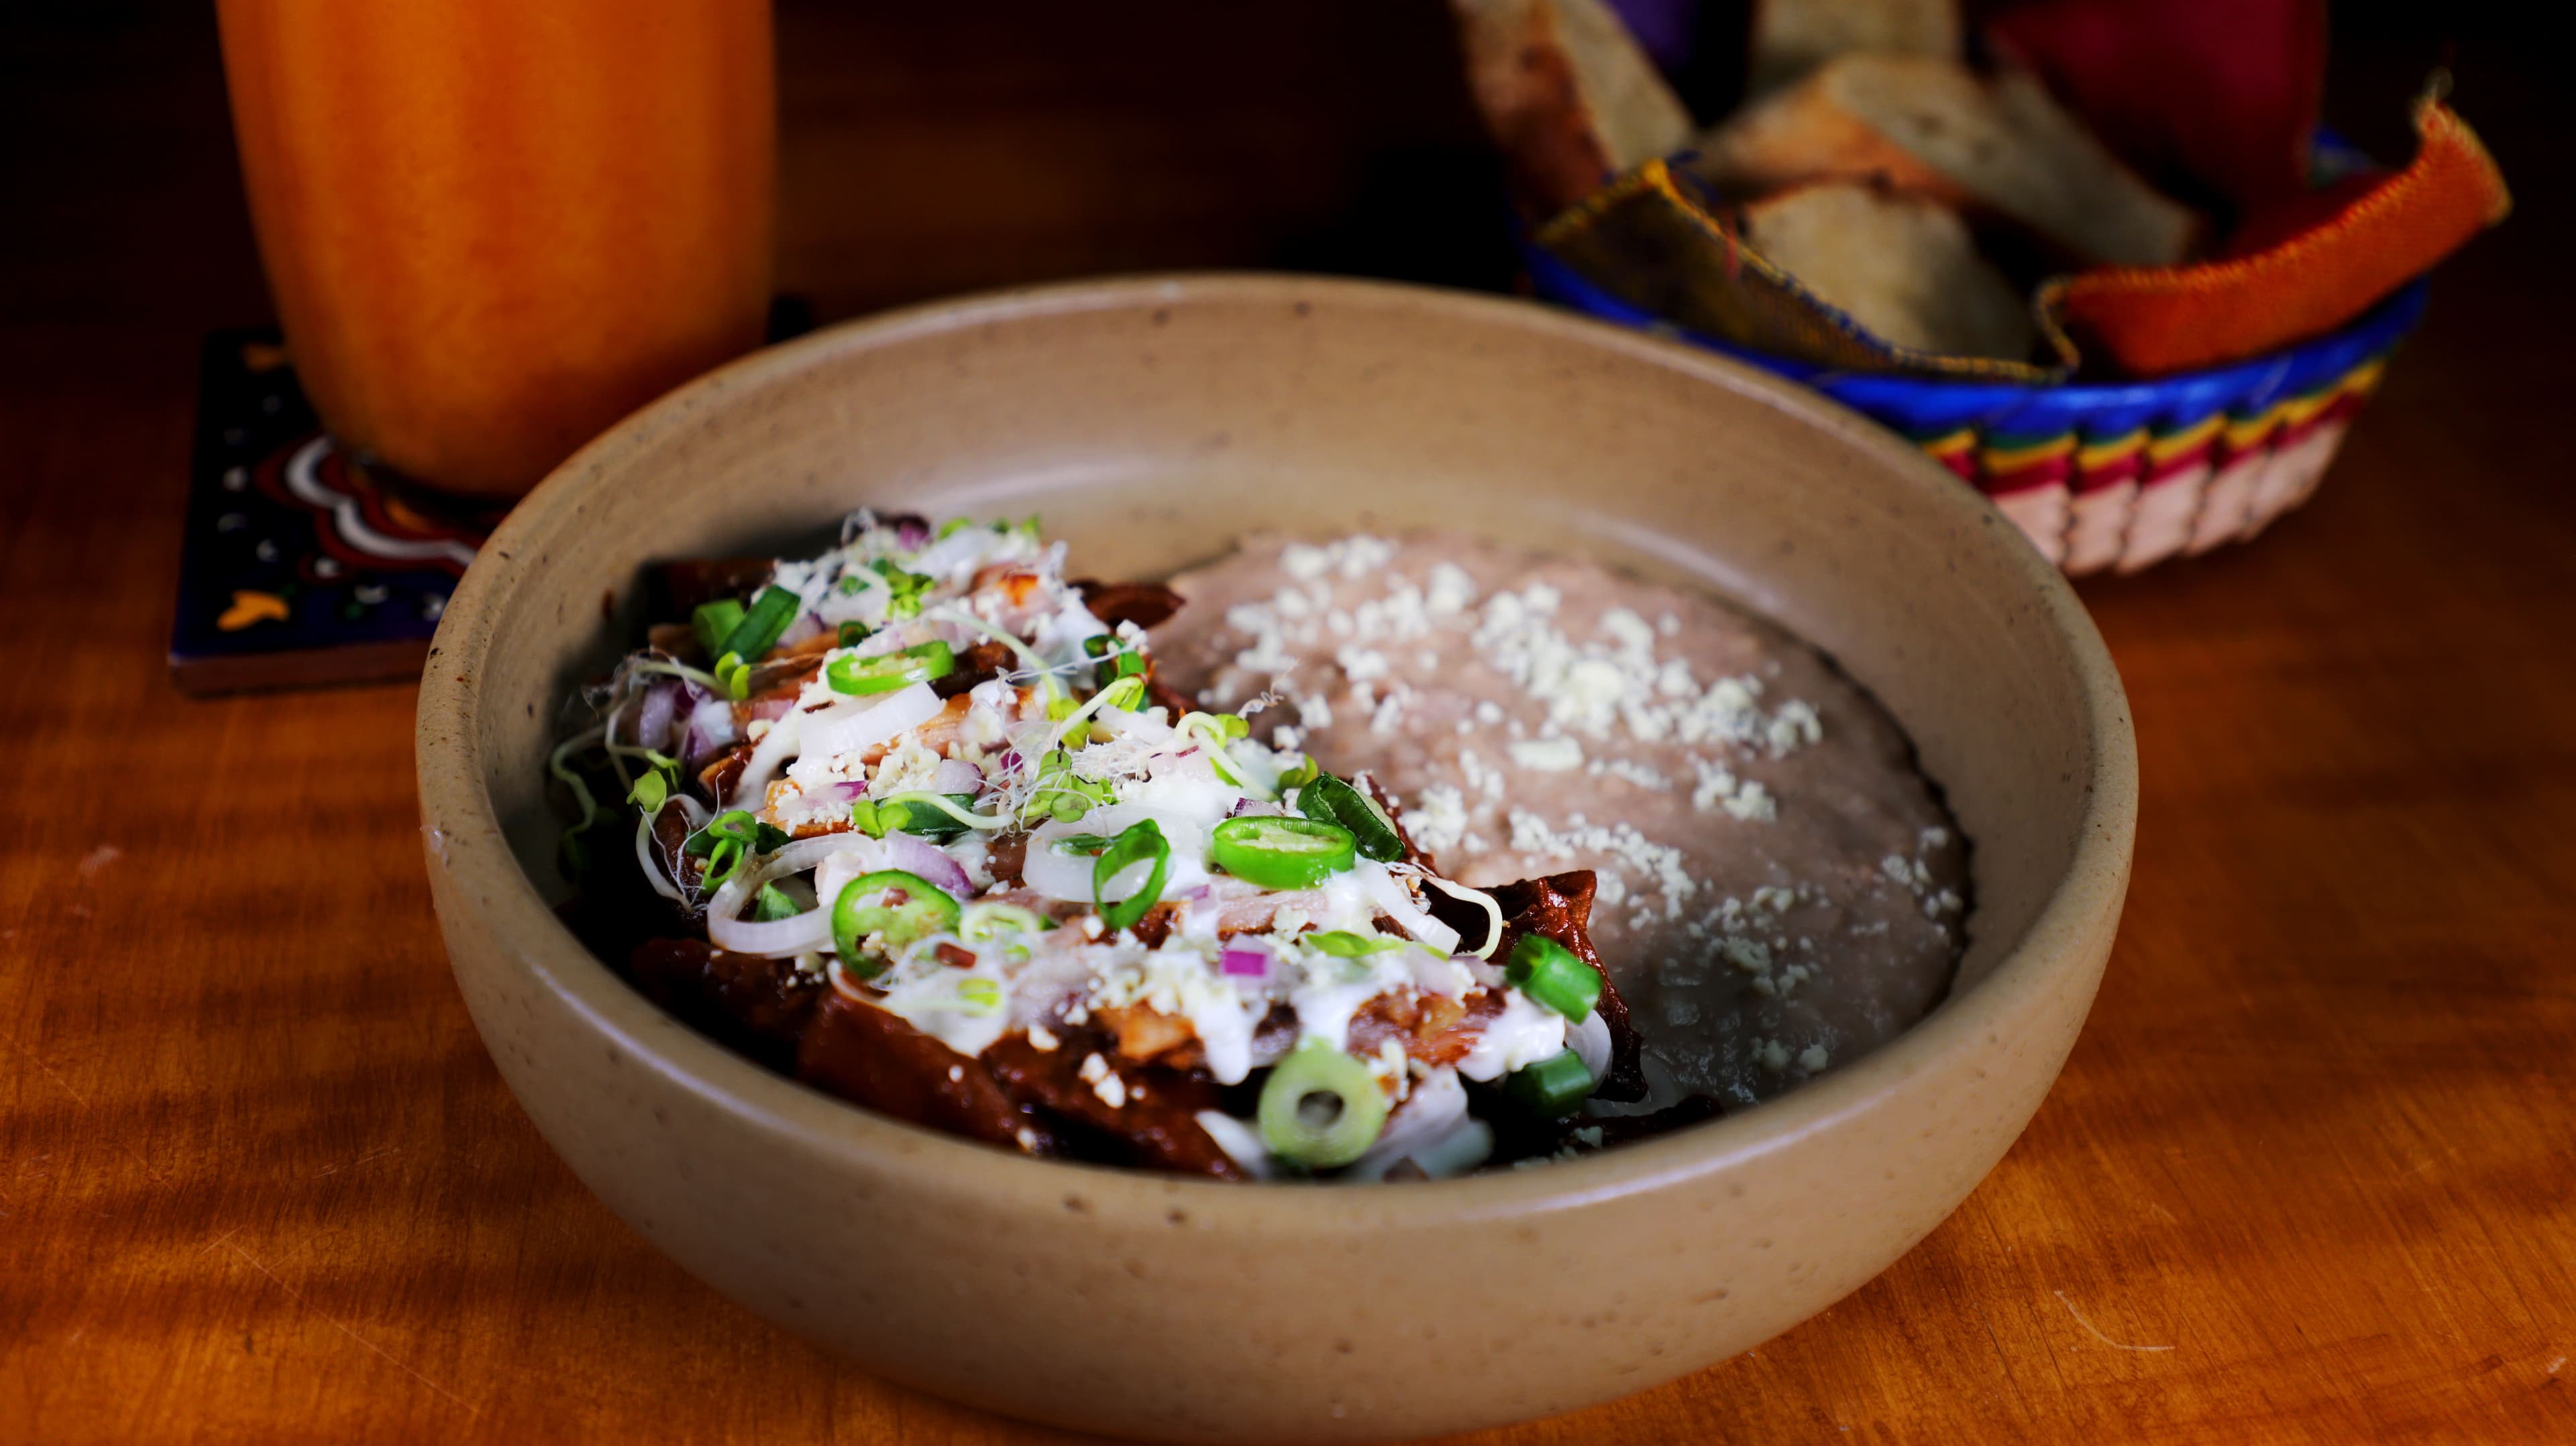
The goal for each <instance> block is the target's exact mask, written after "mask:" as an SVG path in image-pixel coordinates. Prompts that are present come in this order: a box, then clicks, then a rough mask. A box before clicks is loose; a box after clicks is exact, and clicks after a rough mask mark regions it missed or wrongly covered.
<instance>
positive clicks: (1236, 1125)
mask: <svg viewBox="0 0 2576 1446" xmlns="http://www.w3.org/2000/svg"><path fill="white" fill-rule="evenodd" d="M1197 1119H1198V1122H1199V1128H1200V1129H1202V1130H1205V1131H1207V1137H1208V1138H1209V1139H1211V1140H1214V1141H1216V1147H1217V1148H1218V1149H1220V1150H1223V1151H1225V1153H1226V1158H1228V1159H1230V1160H1232V1161H1234V1163H1235V1164H1237V1165H1238V1166H1241V1167H1242V1169H1243V1173H1245V1174H1246V1175H1249V1176H1251V1177H1252V1178H1253V1179H1255V1180H1267V1179H1269V1178H1270V1177H1271V1176H1272V1175H1274V1174H1276V1173H1278V1170H1277V1167H1276V1166H1274V1165H1272V1164H1271V1163H1270V1147H1269V1146H1267V1145H1265V1144H1263V1143H1261V1132H1260V1131H1258V1130H1256V1129H1254V1128H1253V1127H1252V1126H1251V1125H1249V1124H1247V1123H1245V1122H1244V1121H1242V1120H1238V1119H1236V1118H1235V1117H1234V1116H1232V1115H1229V1114H1222V1113H1219V1112H1218V1111H1216V1110H1201V1111H1199V1112H1198V1115H1197Z"/></svg>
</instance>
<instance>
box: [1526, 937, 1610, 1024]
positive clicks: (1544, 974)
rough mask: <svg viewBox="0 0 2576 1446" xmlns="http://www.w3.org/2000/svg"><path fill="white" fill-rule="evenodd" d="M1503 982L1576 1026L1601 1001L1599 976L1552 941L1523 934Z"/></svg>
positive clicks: (1568, 951)
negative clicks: (1571, 1021)
mask: <svg viewBox="0 0 2576 1446" xmlns="http://www.w3.org/2000/svg"><path fill="white" fill-rule="evenodd" d="M1503 978H1504V979H1506V980H1508V981H1509V982H1510V983H1511V986H1512V987H1513V988H1515V989H1518V990H1519V991H1520V992H1522V993H1523V994H1526V995H1528V996H1529V997H1530V998H1532V999H1535V1000H1537V1001H1538V1002H1539V1003H1541V1004H1544V1005H1546V1006H1547V1007H1548V1008H1550V1009H1553V1010H1555V1011H1556V1012H1557V1013H1559V1014H1562V1015H1564V1016H1565V1017H1566V1018H1568V1019H1571V1020H1573V1021H1574V1022H1576V1023H1577V1024H1580V1023H1582V1022H1583V1020H1584V1019H1585V1018H1586V1017H1587V1016H1589V1015H1590V1014H1591V1013H1592V1006H1593V1005H1595V1004H1597V1003H1599V1002H1600V1000H1601V974H1600V971H1598V970H1596V969H1594V968H1593V967H1592V966H1591V965H1589V964H1586V963H1584V962H1583V961H1582V960H1581V959H1578V958H1576V957H1575V956H1574V952H1573V951H1572V950H1570V949H1568V948H1566V947H1565V946H1564V945H1562V944H1560V943H1558V942H1556V941H1555V940H1554V939H1546V938H1541V937H1540V936H1538V935H1536V934H1523V935H1522V936H1521V940H1520V942H1519V943H1517V944H1514V945H1513V946H1512V958H1511V962H1510V963H1508V964H1506V965H1504V966H1503Z"/></svg>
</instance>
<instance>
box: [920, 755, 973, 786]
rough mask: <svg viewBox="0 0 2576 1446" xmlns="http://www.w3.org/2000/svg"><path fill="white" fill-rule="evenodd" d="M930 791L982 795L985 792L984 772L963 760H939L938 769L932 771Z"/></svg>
mask: <svg viewBox="0 0 2576 1446" xmlns="http://www.w3.org/2000/svg"><path fill="white" fill-rule="evenodd" d="M930 791H931V792H933V793H981V792H983V791H984V770H982V769H980V768H977V767H976V766H975V765H974V764H972V763H969V762H967V761H966V760H965V759H963V758H943V759H941V760H939V766H938V767H936V768H934V769H932V770H930Z"/></svg>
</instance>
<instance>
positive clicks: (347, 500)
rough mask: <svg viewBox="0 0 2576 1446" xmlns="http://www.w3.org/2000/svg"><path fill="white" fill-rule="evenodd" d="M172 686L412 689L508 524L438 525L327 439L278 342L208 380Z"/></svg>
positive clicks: (492, 519) (208, 357) (216, 352)
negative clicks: (493, 532) (462, 585)
mask: <svg viewBox="0 0 2576 1446" xmlns="http://www.w3.org/2000/svg"><path fill="white" fill-rule="evenodd" d="M190 468H191V475H190V478H189V485H188V520H187V529H186V534H185V543H184V547H183V551H182V553H181V557H180V563H179V609H178V618H177V620H176V621H175V622H174V623H173V624H172V626H171V629H170V671H171V674H172V676H173V677H174V678H175V679H176V680H177V682H178V684H179V686H180V687H182V688H184V689H186V690H188V691H190V692H195V693H211V692H225V691H230V690H234V689H243V688H281V687H305V686H311V685H315V684H321V683H350V682H364V681H376V680H385V679H396V678H409V677H415V676H417V675H418V674H419V672H420V667H421V663H422V660H423V659H424V658H426V657H427V656H428V652H429V639H430V634H431V633H433V632H435V631H437V628H438V617H439V614H440V612H442V611H443V610H444V609H445V608H446V606H447V598H448V594H449V592H450V591H451V590H452V589H454V587H455V586H456V580H457V579H458V578H459V577H461V576H463V575H464V572H465V567H466V564H468V563H470V562H472V561H473V560H474V549H475V548H476V547H477V546H478V545H480V544H481V542H482V540H483V538H484V536H485V535H486V534H487V533H488V532H489V531H490V529H491V527H492V525H493V524H494V523H496V522H498V521H499V520H500V517H499V514H498V513H497V512H487V513H482V514H479V515H455V516H450V515H438V516H433V515H430V514H429V513H428V512H426V511H423V510H422V509H421V508H419V507H417V506H415V505H413V504H412V503H410V502H409V501H407V500H406V499H404V498H400V497H395V496H392V495H389V494H387V493H386V492H385V491H383V490H382V489H381V488H379V487H377V486H376V485H375V484H374V483H373V482H372V481H371V480H370V479H369V478H368V476H367V474H366V473H365V472H363V471H361V470H360V469H359V468H357V467H354V466H352V465H350V463H349V459H348V457H347V456H346V455H345V454H343V453H342V452H341V451H340V450H339V449H338V448H337V447H336V446H335V445H333V443H332V441H331V438H330V437H329V436H328V435H327V434H325V433H324V432H323V431H322V430H321V426H320V424H319V423H318V422H317V421H316V420H315V418H314V415H313V409H312V407H311V405H310V404H308V403H307V402H306V401H305V399H304V393H303V390H302V388H300V387H299V386H297V385H296V381H295V372H294V369H293V367H291V366H290V365H289V364H288V362H287V358H286V353H285V351H284V349H283V348H282V347H280V346H279V345H278V338H277V334H276V333H275V332H274V331H257V330H239V331H221V332H217V333H215V334H214V335H213V336H211V337H209V338H207V340H206V349H205V355H204V359H203V361H202V363H201V365H200V367H199V380H198V392H197V438H196V448H195V455H194V457H193V459H192V460H191V462H190Z"/></svg>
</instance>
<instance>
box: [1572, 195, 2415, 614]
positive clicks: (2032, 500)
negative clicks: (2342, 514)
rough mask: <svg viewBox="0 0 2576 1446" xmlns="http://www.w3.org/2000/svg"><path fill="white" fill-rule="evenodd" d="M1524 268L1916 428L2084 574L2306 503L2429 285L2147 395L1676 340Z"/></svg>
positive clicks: (2137, 387) (2160, 553) (1937, 452)
mask: <svg viewBox="0 0 2576 1446" xmlns="http://www.w3.org/2000/svg"><path fill="white" fill-rule="evenodd" d="M1522 255H1523V258H1524V261H1525V263H1526V265H1527V267H1528V271H1529V276H1530V281H1531V286H1532V289H1533V290H1534V291H1536V293H1537V294H1538V295H1539V296H1540V297H1542V298H1544V299H1546V300H1549V301H1554V302H1557V303H1560V304H1562V305H1565V306H1570V307H1573V308H1574V309H1575V310H1578V311H1582V312H1587V313H1589V314H1591V315H1593V316H1598V317H1601V318H1603V319H1605V320H1609V321H1618V322H1625V323H1627V324H1629V325H1632V326H1640V327H1646V328H1648V329H1651V330H1655V331H1661V332H1665V333H1667V334H1672V335H1678V336H1680V337H1682V338H1683V339H1685V340H1687V341H1691V342H1694V343H1696V344H1698V345H1700V346H1705V347H1707V348H1709V349H1710V350H1712V351H1719V352H1724V353H1725V354H1727V355H1728V356H1732V357H1739V358H1742V359H1743V360H1745V361H1749V362H1752V363H1753V364H1755V365H1756V366H1760V367H1762V368H1764V369H1766V370H1768V371H1772V372H1776V373H1778V374H1779V375H1781V376H1785V377H1788V378H1790V379H1791V380H1793V381H1799V382H1804V383H1806V384H1807V385H1808V386H1811V387H1814V388H1815V389H1816V390H1818V391H1820V392H1823V393H1824V394H1825V395H1826V396H1829V397H1832V398H1833V399H1834V400H1835V401H1838V402H1841V403H1842V404H1843V405H1845V406H1847V407H1850V408H1851V409H1852V410H1854V411H1857V412H1860V413H1861V414H1863V415H1865V416H1868V417H1870V418H1872V419H1874V420H1876V421H1878V422H1880V423H1883V424H1885V425H1886V426H1889V427H1892V428H1894V429H1895V430H1897V431H1898V432H1901V433H1903V434H1904V435H1905V436H1907V437H1909V438H1911V439H1913V440H1914V441H1915V442H1916V443H1917V444H1919V445H1920V446H1921V447H1922V448H1923V450H1925V451H1927V452H1929V453H1931V454H1932V455H1933V456H1934V457H1935V458H1937V459H1939V461H1940V462H1941V464H1942V465H1943V466H1945V467H1948V468H1949V469H1950V470H1951V471H1953V472H1956V473H1958V474H1959V476H1960V477H1961V478H1963V479H1965V480H1966V481H1967V482H1968V483H1969V484H1971V485H1972V486H1974V487H1976V488H1977V489H1978V490H1979V491H1981V492H1984V493H1985V494H1986V495H1987V496H1988V497H1990V498H1992V499H1993V500H1994V503H1995V505H1996V506H1997V507H1999V508H2001V509H2003V511H2004V512H2005V514H2006V515H2008V516H2010V517H2011V518H2012V520H2013V521H2015V522H2017V523H2019V524H2021V529H2022V531H2024V532H2026V533H2028V534H2030V540H2031V541H2032V542H2034V543H2036V544H2038V546H2039V550H2040V551H2041V552H2042V553H2045V554H2046V555H2047V556H2048V558H2049V560H2050V561H2052V562H2054V563H2056V564H2057V565H2058V566H2060V567H2062V568H2064V569H2066V571H2067V572H2069V573H2074V574H2082V573H2088V572H2099V571H2101V570H2103V569H2105V568H2111V569H2116V570H2118V571H2120V572H2135V571H2137V570H2138V569H2140V568H2143V567H2146V566H2148V565H2149V564H2152V563H2156V562H2161V561H2163V560H2164V559H2166V558H2169V557H2173V556H2175V555H2177V554H2180V555H2183V556H2189V555H2192V554H2195V553H2201V552H2206V551H2208V550H2209V549H2211V548H2213V547H2216V546H2218V545H2219V544H2220V543H2223V542H2242V541H2245V540H2246V539H2249V538H2251V537H2253V536H2254V535H2255V534H2256V533H2259V532H2261V531H2262V530H2263V528H2264V527H2265V525H2266V524H2268V523H2270V522H2271V520H2272V519H2273V518H2275V517H2278V516H2280V515H2281V514H2282V513H2284V512H2287V511H2289V510H2290V509H2291V508H2293V507H2296V506H2298V505H2299V504H2300V503H2302V502H2305V501H2307V500H2308V498H2309V496H2310V495H2311V494H2313V493H2314V492H2315V491H2316V489H2317V483H2318V481H2319V480H2320V479H2322V478H2323V477H2324V475H2325V470H2326V464H2327V463H2329V462H2331V461H2333V460H2334V455H2335V449H2336V448H2338V447H2340V446H2342V445H2343V438H2344V433H2345V431H2346V430H2347V429H2348V428H2349V427H2350V426H2351V425H2352V419H2353V416H2354V414H2356V413H2358V412H2359V411H2360V410H2361V405H2362V403H2363V402H2364V401H2366V400H2368V399H2369V396H2370V393H2371V390H2372V388H2374V387H2375V386H2377V385H2378V383H2379V374H2380V370H2381V369H2382V368H2383V367H2385V366H2386V365H2387V364H2388V357H2389V353H2390V352H2392V351H2394V350H2395V349H2396V347H2397V343H2398V342H2399V341H2400V340H2401V339H2403V338H2404V337H2405V335H2406V333H2407V332H2408V331H2410V330H2412V329H2413V328H2414V325H2415V322H2416V320H2417V319H2418V318H2419V317H2421V316H2422V315H2423V314H2424V287H2425V283H2424V282H2423V280H2422V279H2420V278H2419V279H2417V280H2415V281H2413V282H2411V283H2409V284H2408V285H2407V286H2406V287H2404V288H2403V289H2401V290H2399V291H2398V292H2397V293H2395V294H2394V295H2392V296H2390V297H2389V298H2388V299H2387V300H2385V301H2382V302H2381V303H2380V304H2379V305H2378V306H2376V307H2374V308H2372V309H2371V310H2370V311H2369V312H2367V313H2365V314H2364V315H2363V316H2362V317H2361V318H2360V319H2359V320H2357V321H2355V322H2353V323H2352V324H2350V325H2348V326H2346V327H2344V328H2343V329H2342V330H2340V331H2336V332H2332V333H2329V334H2328V335H2325V336H2322V337H2318V338H2316V339H2315V340H2313V341H2306V342H2301V343H2299V344H2298V345H2296V346H2292V347H2287V348H2284V349H2283V350H2280V351H2277V352H2273V353H2271V354H2269V355H2266V356H2261V357H2257V358H2255V359H2253V360H2251V361H2246V362H2239V363H2236V364H2235V365H2232V366H2224V367H2214V368H2212V369H2210V370H2208V371H2201V372H2188V373H2185V374H2183V375H2180V376H2171V377H2162V378H2159V379H2157V380H2155V381H2145V382H2101V383H2085V382H2067V383H2060V384H2056V385H2046V384H2033V383H2021V382H2000V383H1999V382H1968V381H1953V380H1948V379H1936V378H1927V377H1910V376H1893V375H1884V374H1863V373H1855V372H1837V371H1829V370H1826V369H1823V368H1820V367H1816V366H1813V365H1809V364H1807V363H1803V362H1797V361H1792V360H1789V359H1788V358H1785V357H1779V356H1773V355H1769V354H1767V353H1763V352H1756V351H1749V350H1747V349H1745V348H1743V347H1739V346H1733V345H1730V344H1728V343H1726V342H1722V341H1718V340H1716V339H1714V338H1712V337H1707V336H1702V335H1698V334H1696V333H1692V332H1689V331H1686V330H1683V329H1680V328H1676V327H1675V326H1673V325H1672V323H1670V322H1667V321H1664V320H1661V319H1660V318H1658V317H1656V316H1654V315H1652V314H1651V313H1649V312H1647V311H1645V310H1643V309H1641V308H1639V307H1637V306H1634V305H1631V304H1630V303H1628V302H1626V301H1623V300H1621V299H1619V298H1618V297H1616V296H1614V295H1612V294H1610V293H1609V292H1608V291H1606V290H1604V289H1602V288H1601V287H1600V286H1598V285H1596V284H1594V283H1593V282H1591V281H1590V280H1588V279H1586V278H1585V277H1584V276H1583V275H1581V274H1580V273H1578V272H1577V271H1575V270H1574V269H1573V268H1572V267H1570V266H1568V265H1566V264H1565V263H1564V262H1563V261H1560V260H1558V259H1557V258H1556V257H1554V256H1552V255H1550V254H1548V253H1547V252H1545V251H1542V250H1540V249H1538V248H1537V247H1535V246H1528V245H1524V246H1523V248H1522Z"/></svg>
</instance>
